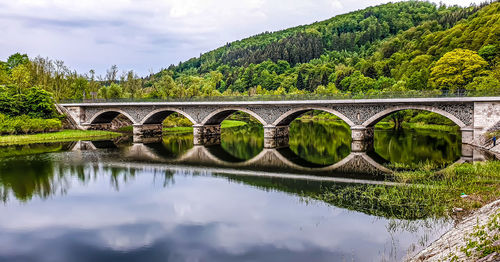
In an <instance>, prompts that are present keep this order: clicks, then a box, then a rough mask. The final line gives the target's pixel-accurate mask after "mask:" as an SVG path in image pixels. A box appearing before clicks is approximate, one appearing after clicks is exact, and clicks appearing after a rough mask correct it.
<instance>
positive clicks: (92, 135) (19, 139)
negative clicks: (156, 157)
mask: <svg viewBox="0 0 500 262" xmlns="http://www.w3.org/2000/svg"><path fill="white" fill-rule="evenodd" d="M121 135H122V134H120V133H116V132H110V131H99V130H63V131H59V132H53V133H41V134H33V135H7V136H0V145H21V144H31V143H41V142H65V141H74V140H78V139H85V140H95V139H103V138H113V137H117V136H121Z"/></svg>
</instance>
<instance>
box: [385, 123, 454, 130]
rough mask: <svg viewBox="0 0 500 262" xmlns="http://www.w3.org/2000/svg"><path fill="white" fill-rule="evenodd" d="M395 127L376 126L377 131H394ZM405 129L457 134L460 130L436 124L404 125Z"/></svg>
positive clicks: (386, 125)
mask: <svg viewBox="0 0 500 262" xmlns="http://www.w3.org/2000/svg"><path fill="white" fill-rule="evenodd" d="M393 127H394V123H392V122H379V123H377V125H375V128H377V129H392V128H393ZM403 128H405V129H418V130H434V131H446V132H456V131H458V130H459V127H458V126H455V125H453V126H449V125H435V124H425V123H420V122H417V123H408V122H404V123H403Z"/></svg>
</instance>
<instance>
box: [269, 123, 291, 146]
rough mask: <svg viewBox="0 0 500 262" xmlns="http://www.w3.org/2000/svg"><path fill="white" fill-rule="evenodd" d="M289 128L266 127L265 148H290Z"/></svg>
mask: <svg viewBox="0 0 500 262" xmlns="http://www.w3.org/2000/svg"><path fill="white" fill-rule="evenodd" d="M289 129H290V128H289V126H288V125H286V126H264V148H279V147H287V146H288V140H289V138H288V135H289Z"/></svg>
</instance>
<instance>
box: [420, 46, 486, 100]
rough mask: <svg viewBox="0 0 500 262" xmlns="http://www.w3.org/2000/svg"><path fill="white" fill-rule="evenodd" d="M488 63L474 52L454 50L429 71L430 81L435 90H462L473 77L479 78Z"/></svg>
mask: <svg viewBox="0 0 500 262" xmlns="http://www.w3.org/2000/svg"><path fill="white" fill-rule="evenodd" d="M486 66H488V63H487V62H486V61H485V60H484V59H483V58H482V57H480V56H479V55H478V54H477V53H476V52H474V51H471V50H467V49H455V50H453V51H451V52H448V53H446V54H445V55H444V56H443V57H441V58H440V59H439V60H438V61H437V63H436V65H435V66H434V67H433V68H432V70H431V78H430V81H431V83H432V85H433V86H434V87H435V88H438V89H444V90H451V91H456V90H460V91H462V90H464V88H465V86H466V85H467V84H469V83H470V82H472V80H473V79H474V77H476V76H480V75H482V74H483V73H484V70H485V69H486Z"/></svg>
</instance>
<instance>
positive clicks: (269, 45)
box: [0, 1, 500, 115]
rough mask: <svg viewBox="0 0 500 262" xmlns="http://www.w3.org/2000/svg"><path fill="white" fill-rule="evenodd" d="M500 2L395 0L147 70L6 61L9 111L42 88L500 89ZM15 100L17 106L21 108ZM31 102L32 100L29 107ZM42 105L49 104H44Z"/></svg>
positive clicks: (3, 88) (157, 91) (1, 67)
mask: <svg viewBox="0 0 500 262" xmlns="http://www.w3.org/2000/svg"><path fill="white" fill-rule="evenodd" d="M499 79H500V3H499V2H498V1H495V2H490V3H484V4H481V5H472V6H469V7H459V6H445V5H435V4H432V3H429V2H423V1H407V2H398V3H389V4H384V5H380V6H375V7H369V8H366V9H364V10H359V11H355V12H351V13H348V14H344V15H339V16H335V17H333V18H331V19H328V20H325V21H321V22H316V23H313V24H310V25H304V26H298V27H294V28H289V29H286V30H282V31H277V32H266V33H262V34H259V35H256V36H253V37H249V38H246V39H243V40H240V41H235V42H232V43H227V44H226V45H225V46H223V47H220V48H218V49H215V50H213V51H210V52H207V53H205V54H201V55H200V56H199V57H197V58H192V59H190V60H188V61H185V62H181V63H179V64H178V65H171V66H169V67H168V68H166V69H163V70H161V71H160V72H158V73H154V74H150V75H149V76H146V77H139V76H138V75H137V74H136V73H135V72H134V71H128V72H123V73H120V71H119V70H118V68H117V67H116V66H112V67H111V68H110V69H109V70H107V73H106V75H105V76H97V75H96V74H95V72H94V71H93V70H91V71H90V72H88V73H85V74H81V73H78V72H76V71H73V70H71V69H69V68H68V67H67V66H65V65H64V62H62V61H53V60H51V59H49V58H42V57H36V58H31V59H30V58H29V57H28V56H26V55H23V54H19V53H18V54H14V55H12V56H10V57H9V58H8V60H7V61H5V62H2V61H0V113H4V114H8V115H16V114H23V113H26V112H27V111H26V110H27V109H26V108H22V107H23V105H24V104H26V103H25V102H23V101H24V100H23V99H27V98H26V97H27V96H30V94H32V93H34V92H45V91H47V92H50V94H51V95H52V97H53V98H54V99H55V100H58V101H60V100H64V99H85V98H86V99H89V98H107V99H110V98H134V99H137V98H170V97H174V98H175V97H195V96H220V95H246V96H252V95H281V94H297V95H300V94H309V93H312V94H325V95H327V94H345V93H348V94H357V93H363V94H378V93H382V94H383V93H385V92H407V93H408V92H410V93H411V92H422V91H423V90H424V91H426V90H428V91H435V92H442V91H446V92H459V91H464V90H471V91H484V92H489V93H495V92H497V93H500V81H499ZM12 108H14V109H12ZM28 111H29V110H28ZM41 112H43V111H41Z"/></svg>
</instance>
